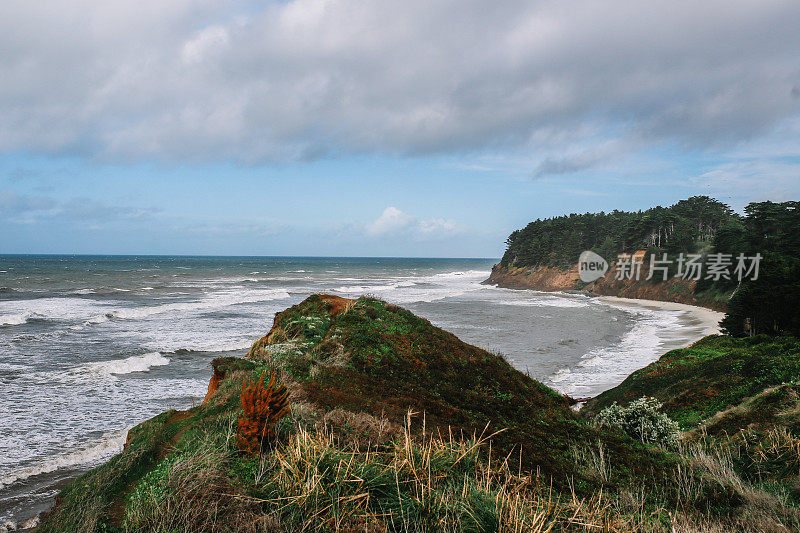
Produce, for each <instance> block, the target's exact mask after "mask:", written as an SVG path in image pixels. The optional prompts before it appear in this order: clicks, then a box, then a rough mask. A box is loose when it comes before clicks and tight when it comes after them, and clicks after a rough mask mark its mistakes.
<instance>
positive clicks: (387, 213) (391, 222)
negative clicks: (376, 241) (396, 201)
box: [364, 206, 463, 239]
mask: <svg viewBox="0 0 800 533" xmlns="http://www.w3.org/2000/svg"><path fill="white" fill-rule="evenodd" d="M462 230H463V228H462V227H461V225H460V224H458V223H456V222H454V221H452V220H446V219H440V218H431V219H424V220H421V219H419V218H417V217H415V216H412V215H409V214H406V213H404V212H403V211H401V210H399V209H397V208H396V207H393V206H389V207H387V208H386V209H384V210H383V213H381V215H380V216H379V217H378V218H377V219H375V220H374V221H372V222H370V223H369V224H367V225H366V226H365V227H364V232H365V233H366V234H367V235H368V236H370V237H384V236H401V235H405V236H410V237H412V238H415V239H429V238H439V237H444V236H448V235H453V234H456V233H459V232H461V231H462Z"/></svg>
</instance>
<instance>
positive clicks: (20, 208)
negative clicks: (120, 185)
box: [0, 190, 160, 223]
mask: <svg viewBox="0 0 800 533" xmlns="http://www.w3.org/2000/svg"><path fill="white" fill-rule="evenodd" d="M159 212H160V209H157V208H154V207H131V206H125V205H110V204H107V203H105V202H99V201H97V200H93V199H91V198H72V199H69V200H66V201H57V200H55V199H54V198H51V197H48V196H27V195H22V194H19V193H18V192H16V191H12V190H3V191H0V215H2V216H3V217H5V218H7V219H10V220H13V221H17V222H24V223H34V222H39V221H45V220H47V221H52V222H60V223H89V222H108V221H112V220H134V219H144V218H146V217H150V216H152V215H155V214H157V213H159Z"/></svg>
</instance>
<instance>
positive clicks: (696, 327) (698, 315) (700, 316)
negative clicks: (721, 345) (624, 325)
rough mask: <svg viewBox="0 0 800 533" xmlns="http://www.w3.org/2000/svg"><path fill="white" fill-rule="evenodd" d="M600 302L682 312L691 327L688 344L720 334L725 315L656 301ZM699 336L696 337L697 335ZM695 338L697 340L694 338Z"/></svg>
mask: <svg viewBox="0 0 800 533" xmlns="http://www.w3.org/2000/svg"><path fill="white" fill-rule="evenodd" d="M597 299H598V300H600V301H601V302H605V303H609V304H614V305H622V306H625V305H629V306H637V307H645V308H648V309H661V310H665V311H684V312H685V313H686V314H687V315H689V316H687V317H685V319H688V322H689V324H687V325H688V326H691V327H690V328H688V329H689V330H690V331H688V332H687V334H688V337H689V338H690V339H692V340H691V341H690V342H694V341H695V340H698V339H701V338H703V337H705V336H706V335H716V334H719V333H720V329H719V321H720V320H722V318H723V317H724V316H725V313H721V312H719V311H714V310H713V309H707V308H705V307H698V306H696V305H688V304H681V303H675V302H662V301H658V300H639V299H635V298H618V297H616V296H598V297H597ZM698 333H699V334H700V335H699V336H697V334H698ZM695 336H697V338H694V337H695Z"/></svg>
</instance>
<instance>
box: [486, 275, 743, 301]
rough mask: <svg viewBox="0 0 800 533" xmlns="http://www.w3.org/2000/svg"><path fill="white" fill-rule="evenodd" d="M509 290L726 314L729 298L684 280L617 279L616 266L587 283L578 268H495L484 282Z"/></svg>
mask: <svg viewBox="0 0 800 533" xmlns="http://www.w3.org/2000/svg"><path fill="white" fill-rule="evenodd" d="M484 283H487V284H491V285H497V286H498V287H504V288H507V289H530V290H536V291H581V292H584V293H587V294H592V295H596V296H618V297H621V298H639V299H643V300H658V301H662V302H676V303H682V304H689V305H698V306H701V307H707V308H709V309H714V310H716V311H725V306H726V302H727V298H728V295H706V294H702V293H701V294H696V293H695V282H694V281H691V280H685V279H681V278H670V279H668V280H667V281H648V280H646V279H644V276H642V279H639V280H636V279H626V280H618V279H616V274H615V271H614V268H613V265H612V268H610V269H609V271H608V272H606V274H605V275H604V276H603V277H601V278H600V279H598V280H596V281H593V282H591V283H584V282H582V281H581V279H580V277H579V276H578V266H577V265H575V266H574V267H572V268H569V269H562V268H558V267H553V266H539V267H535V268H529V267H518V268H509V267H504V266H501V265H495V266H494V268H492V273H491V275H490V276H489V278H488V279H487V280H486V281H485V282H484Z"/></svg>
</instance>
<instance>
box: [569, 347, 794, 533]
mask: <svg viewBox="0 0 800 533" xmlns="http://www.w3.org/2000/svg"><path fill="white" fill-rule="evenodd" d="M798 378H800V340H798V339H796V338H793V337H778V338H775V337H767V336H765V335H759V336H755V337H749V338H742V339H735V338H732V337H728V336H720V335H716V336H710V337H706V338H705V339H702V340H700V341H698V342H696V343H695V344H693V345H692V346H690V347H688V348H684V349H679V350H673V351H671V352H668V353H666V354H664V355H663V356H662V357H661V358H660V359H659V360H658V361H656V362H654V363H652V364H650V365H648V366H647V367H645V368H643V369H641V370H638V371H636V372H634V373H633V374H631V375H630V376H629V377H628V378H627V379H626V380H625V381H623V382H622V383H621V384H620V385H618V386H616V387H614V388H613V389H610V390H608V391H606V392H604V393H602V394H600V395H599V396H597V397H596V398H594V399H592V400H590V401H589V402H588V403H587V404H586V406H585V407H584V408H583V410H582V414H583V415H584V416H586V417H587V418H591V417H592V416H593V415H596V414H597V413H599V412H600V411H601V410H602V409H604V408H608V407H609V406H611V405H614V404H620V405H627V404H629V403H630V402H632V401H633V400H635V399H637V398H641V397H643V396H648V397H653V398H656V399H658V400H660V401H661V402H663V406H662V410H663V411H664V412H665V413H667V414H668V415H669V416H670V417H671V418H672V419H674V420H677V421H678V422H679V423H680V424H681V426H682V427H683V428H684V429H686V430H687V431H688V433H687V435H686V437H685V442H686V445H687V446H689V447H696V449H700V450H704V451H706V453H712V454H715V455H716V456H718V457H723V458H724V459H725V462H726V464H727V466H726V468H728V469H729V471H730V473H731V474H732V475H734V476H737V477H738V478H739V479H740V480H742V482H744V483H752V484H753V485H754V486H755V487H758V488H759V489H761V490H763V491H764V492H765V493H766V494H777V495H779V497H780V498H781V499H784V500H785V501H788V502H790V503H791V504H792V505H794V506H796V505H798V504H800V418H798V414H800V385H798ZM768 501H769V498H766V499H765V503H767V502H768ZM778 530H780V529H778Z"/></svg>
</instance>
